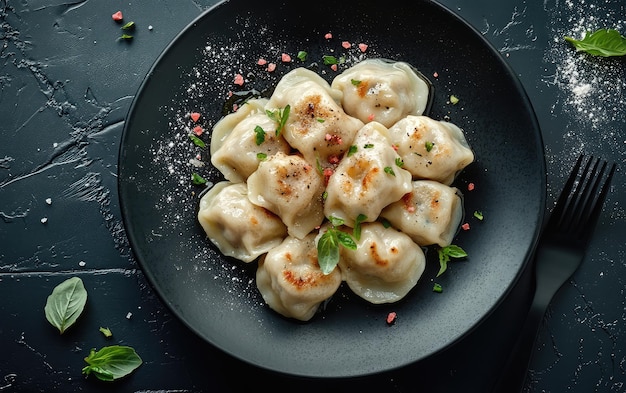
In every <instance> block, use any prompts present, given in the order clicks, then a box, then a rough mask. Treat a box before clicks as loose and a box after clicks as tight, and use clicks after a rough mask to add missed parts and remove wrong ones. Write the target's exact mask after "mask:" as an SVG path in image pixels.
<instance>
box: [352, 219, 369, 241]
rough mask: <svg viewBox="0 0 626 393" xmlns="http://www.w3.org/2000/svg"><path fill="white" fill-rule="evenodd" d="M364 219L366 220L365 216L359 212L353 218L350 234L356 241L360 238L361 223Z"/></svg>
mask: <svg viewBox="0 0 626 393" xmlns="http://www.w3.org/2000/svg"><path fill="white" fill-rule="evenodd" d="M365 220H367V216H366V215H365V214H359V215H358V216H356V219H355V220H354V229H353V230H352V235H353V236H354V238H355V239H356V240H357V241H358V240H361V223H362V222H363V221H365Z"/></svg>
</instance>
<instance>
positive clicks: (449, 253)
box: [437, 244, 467, 277]
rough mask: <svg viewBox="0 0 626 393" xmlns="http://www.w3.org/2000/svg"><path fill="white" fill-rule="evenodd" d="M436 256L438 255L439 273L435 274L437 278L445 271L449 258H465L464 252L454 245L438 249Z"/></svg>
mask: <svg viewBox="0 0 626 393" xmlns="http://www.w3.org/2000/svg"><path fill="white" fill-rule="evenodd" d="M437 254H438V255H439V272H438V273H437V277H439V276H441V275H442V274H443V273H444V272H445V271H446V270H447V268H448V262H450V258H464V257H466V256H467V253H466V252H465V250H463V249H462V248H461V247H459V246H456V245H454V244H450V245H449V246H445V247H442V248H439V249H438V250H437Z"/></svg>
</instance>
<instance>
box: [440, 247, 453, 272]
mask: <svg viewBox="0 0 626 393" xmlns="http://www.w3.org/2000/svg"><path fill="white" fill-rule="evenodd" d="M437 254H439V272H437V277H439V276H441V275H442V274H443V273H444V272H445V271H446V270H447V269H448V262H449V261H450V257H449V256H448V255H446V253H445V252H443V249H442V248H440V249H438V250H437Z"/></svg>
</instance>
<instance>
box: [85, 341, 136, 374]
mask: <svg viewBox="0 0 626 393" xmlns="http://www.w3.org/2000/svg"><path fill="white" fill-rule="evenodd" d="M85 362H87V364H88V366H85V367H83V370H82V373H83V374H85V375H89V374H93V375H95V376H96V378H98V379H100V380H102V381H114V380H116V379H120V378H123V377H125V376H127V375H128V374H130V373H132V372H133V371H135V369H136V368H137V367H139V366H141V364H142V363H143V361H142V360H141V358H140V357H139V355H137V352H135V350H134V349H133V348H131V347H126V346H122V345H112V346H109V347H103V348H102V349H100V350H99V351H97V352H96V349H95V348H94V349H92V350H91V351H90V352H89V356H87V357H86V358H85Z"/></svg>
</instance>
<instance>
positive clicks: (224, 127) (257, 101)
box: [211, 98, 267, 155]
mask: <svg viewBox="0 0 626 393" xmlns="http://www.w3.org/2000/svg"><path fill="white" fill-rule="evenodd" d="M266 104H267V98H253V99H250V100H248V101H246V103H245V104H243V105H242V106H241V107H239V109H238V110H237V111H236V112H233V113H229V114H228V115H226V116H224V117H222V118H221V119H220V120H219V121H218V122H217V123H215V125H214V126H213V130H212V131H211V155H213V154H215V152H216V151H217V150H218V149H219V148H220V147H222V144H223V143H224V141H225V140H226V138H227V137H228V134H230V133H231V132H232V130H233V128H235V126H237V124H239V123H240V122H241V121H242V120H243V119H245V118H246V117H248V116H250V115H253V114H257V113H265V105H266Z"/></svg>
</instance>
